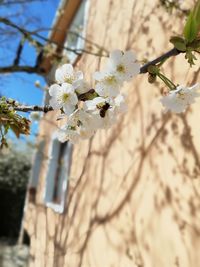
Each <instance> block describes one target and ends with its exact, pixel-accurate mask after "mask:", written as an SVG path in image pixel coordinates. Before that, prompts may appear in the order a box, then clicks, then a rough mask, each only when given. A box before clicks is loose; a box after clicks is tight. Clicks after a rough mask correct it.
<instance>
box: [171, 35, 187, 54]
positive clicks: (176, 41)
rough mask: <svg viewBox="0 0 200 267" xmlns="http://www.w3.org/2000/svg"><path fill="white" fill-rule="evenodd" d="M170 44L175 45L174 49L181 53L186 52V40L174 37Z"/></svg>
mask: <svg viewBox="0 0 200 267" xmlns="http://www.w3.org/2000/svg"><path fill="white" fill-rule="evenodd" d="M170 42H171V43H172V44H173V45H174V47H175V48H176V49H177V50H179V51H182V52H184V51H186V44H185V40H184V39H183V38H181V37H179V36H173V37H171V39H170Z"/></svg>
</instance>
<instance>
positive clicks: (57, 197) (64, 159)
mask: <svg viewBox="0 0 200 267" xmlns="http://www.w3.org/2000/svg"><path fill="white" fill-rule="evenodd" d="M71 154H72V144H70V143H69V142H65V143H60V142H59V141H58V140H57V139H56V138H53V140H52V145H51V148H50V153H49V162H48V170H47V176H46V186H45V195H44V201H45V203H46V205H47V206H48V207H51V208H52V209H54V210H55V211H56V212H60V213H62V212H63V211H64V204H65V196H66V190H67V181H68V176H69V171H70V163H71Z"/></svg>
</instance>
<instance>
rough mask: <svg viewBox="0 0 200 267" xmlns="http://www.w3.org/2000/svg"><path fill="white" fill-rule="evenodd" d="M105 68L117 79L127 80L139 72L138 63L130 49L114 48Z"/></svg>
mask: <svg viewBox="0 0 200 267" xmlns="http://www.w3.org/2000/svg"><path fill="white" fill-rule="evenodd" d="M107 70H108V71H109V72H111V73H112V74H114V75H115V76H116V77H117V79H118V80H121V81H129V80H130V79H131V78H133V77H134V76H135V75H137V74H139V72H140V65H139V64H138V63H137V62H136V57H135V54H134V53H133V52H132V51H126V52H122V51H120V50H115V51H113V52H111V54H110V58H109V64H108V68H107Z"/></svg>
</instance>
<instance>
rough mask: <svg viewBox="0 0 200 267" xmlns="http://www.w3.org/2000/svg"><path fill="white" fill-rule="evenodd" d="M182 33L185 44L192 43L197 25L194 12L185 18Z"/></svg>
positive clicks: (196, 31) (196, 32)
mask: <svg viewBox="0 0 200 267" xmlns="http://www.w3.org/2000/svg"><path fill="white" fill-rule="evenodd" d="M183 33H184V36H185V39H186V41H187V43H190V42H192V41H193V40H194V39H195V38H196V36H197V34H198V25H197V21H196V17H195V15H194V12H192V11H191V12H190V14H189V16H188V18H187V21H186V24H185V27H184V30H183Z"/></svg>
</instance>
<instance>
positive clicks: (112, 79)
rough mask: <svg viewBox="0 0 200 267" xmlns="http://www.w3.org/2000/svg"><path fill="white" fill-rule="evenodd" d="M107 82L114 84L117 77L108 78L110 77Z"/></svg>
mask: <svg viewBox="0 0 200 267" xmlns="http://www.w3.org/2000/svg"><path fill="white" fill-rule="evenodd" d="M105 81H106V83H108V84H113V83H115V82H116V79H115V76H108V77H106V79H105Z"/></svg>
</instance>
